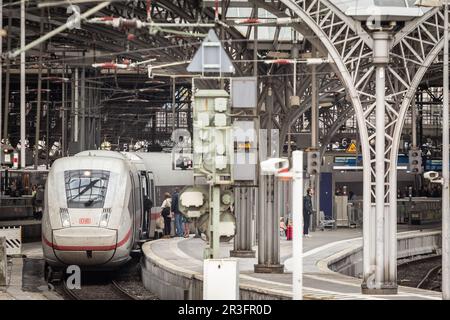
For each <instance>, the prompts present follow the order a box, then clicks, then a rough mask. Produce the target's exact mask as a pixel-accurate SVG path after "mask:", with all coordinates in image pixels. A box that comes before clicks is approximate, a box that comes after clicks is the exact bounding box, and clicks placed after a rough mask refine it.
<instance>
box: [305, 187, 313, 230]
mask: <svg viewBox="0 0 450 320" xmlns="http://www.w3.org/2000/svg"><path fill="white" fill-rule="evenodd" d="M313 194H314V191H313V189H311V188H308V190H307V191H306V196H305V197H304V198H303V235H304V236H305V237H308V238H310V237H311V235H310V234H309V223H310V221H311V215H312V213H313V207H312V196H313Z"/></svg>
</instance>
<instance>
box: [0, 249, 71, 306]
mask: <svg viewBox="0 0 450 320" xmlns="http://www.w3.org/2000/svg"><path fill="white" fill-rule="evenodd" d="M22 254H23V257H12V258H9V259H8V283H7V285H6V286H0V300H62V299H63V298H62V297H61V296H60V295H59V294H57V293H56V292H54V291H51V290H50V289H49V287H48V286H47V284H46V282H45V280H44V278H43V259H42V246H41V243H40V242H33V243H24V244H23V245H22Z"/></svg>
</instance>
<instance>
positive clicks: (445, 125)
mask: <svg viewBox="0 0 450 320" xmlns="http://www.w3.org/2000/svg"><path fill="white" fill-rule="evenodd" d="M444 9H445V10H444V11H445V12H444V16H445V17H444V70H443V75H444V83H443V91H444V94H443V109H442V113H443V119H442V178H443V186H442V298H443V299H444V300H450V234H449V233H450V193H449V192H450V190H449V175H450V172H449V163H450V155H449V151H450V150H449V145H450V141H449V140H450V137H449V134H450V130H449V102H450V101H449V89H450V88H449V60H448V58H449V43H448V42H449V30H448V28H449V20H448V19H449V17H448V1H447V0H446V1H445V7H444Z"/></svg>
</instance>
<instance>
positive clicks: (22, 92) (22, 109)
mask: <svg viewBox="0 0 450 320" xmlns="http://www.w3.org/2000/svg"><path fill="white" fill-rule="evenodd" d="M20 46H21V48H22V49H23V48H25V1H21V2H20ZM25 62H26V61H25V51H24V50H23V51H22V52H21V53H20V167H21V168H25V166H26V159H25V138H26V136H25V123H26V122H25V117H26V114H25V111H26V110H25V107H26V106H25V104H26V91H25V90H26V83H25V81H26V80H25V76H26V74H25V72H26V71H25Z"/></svg>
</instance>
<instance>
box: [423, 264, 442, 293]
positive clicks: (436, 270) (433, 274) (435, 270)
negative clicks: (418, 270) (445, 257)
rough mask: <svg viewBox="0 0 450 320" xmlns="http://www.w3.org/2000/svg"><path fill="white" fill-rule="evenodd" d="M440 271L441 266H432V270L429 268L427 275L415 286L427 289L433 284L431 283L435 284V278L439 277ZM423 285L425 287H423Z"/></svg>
mask: <svg viewBox="0 0 450 320" xmlns="http://www.w3.org/2000/svg"><path fill="white" fill-rule="evenodd" d="M441 270H442V266H441V265H437V266H434V267H433V268H431V269H430V270H429V271H428V272H427V274H426V275H425V276H424V277H423V278H422V280H421V281H420V282H419V284H418V285H417V288H419V289H421V288H422V289H428V288H429V287H430V286H431V285H432V284H433V282H436V281H435V280H434V279H436V278H437V276H438V275H439V273H440V272H441ZM425 284H426V285H427V286H425ZM432 287H433V288H434V287H436V285H435V284H434V285H432Z"/></svg>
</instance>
